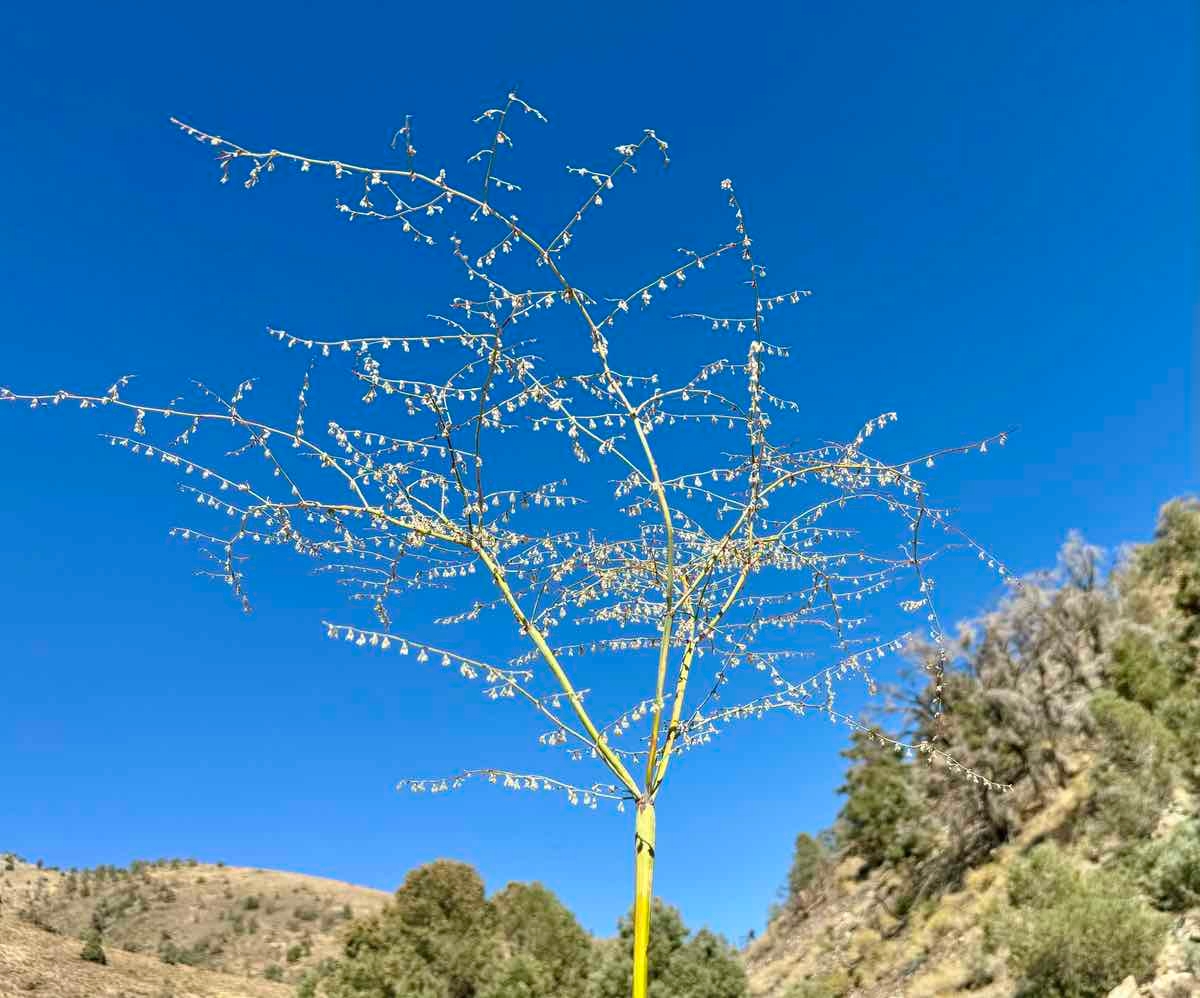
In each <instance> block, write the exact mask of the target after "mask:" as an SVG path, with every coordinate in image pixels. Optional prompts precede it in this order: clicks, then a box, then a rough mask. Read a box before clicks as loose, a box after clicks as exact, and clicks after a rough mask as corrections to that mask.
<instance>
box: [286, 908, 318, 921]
mask: <svg viewBox="0 0 1200 998" xmlns="http://www.w3.org/2000/svg"><path fill="white" fill-rule="evenodd" d="M292 914H293V915H295V916H296V917H297V918H298V919H300V921H302V922H315V921H316V920H317V919H318V918H320V917H321V913H320V912H319V911H317V909H316V908H313V907H310V906H307V905H300V906H299V907H298V908H296V910H295V911H293V912H292Z"/></svg>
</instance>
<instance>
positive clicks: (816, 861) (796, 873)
mask: <svg viewBox="0 0 1200 998" xmlns="http://www.w3.org/2000/svg"><path fill="white" fill-rule="evenodd" d="M826 857H827V853H826V849H825V847H824V846H823V845H822V844H821V842H820V841H819V840H817V839H815V838H813V837H812V836H811V835H809V834H808V833H806V832H801V833H800V834H799V835H797V836H796V846H795V849H794V850H793V853H792V867H791V869H790V870H788V885H787V890H788V900H789V901H795V900H796V899H797V898H799V897H800V895H801V894H803V893H804V892H805V891H806V890H808V889H809V888H810V887H811V886H812V885H813V883H814V882H815V881H816V879H817V874H819V873H820V872H821V867H822V866H823V865H824V863H825V860H826Z"/></svg>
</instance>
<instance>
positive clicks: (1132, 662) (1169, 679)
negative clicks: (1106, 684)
mask: <svg viewBox="0 0 1200 998" xmlns="http://www.w3.org/2000/svg"><path fill="white" fill-rule="evenodd" d="M1110 678H1111V681H1112V686H1113V688H1114V689H1115V690H1116V691H1117V692H1118V693H1120V694H1121V696H1123V697H1124V698H1125V699H1126V700H1132V701H1134V703H1140V704H1141V705H1142V706H1143V707H1145V708H1147V709H1148V710H1153V709H1154V708H1155V707H1157V706H1158V704H1160V703H1162V701H1163V700H1165V699H1166V698H1167V697H1168V696H1169V695H1170V693H1171V689H1172V687H1173V686H1174V676H1173V675H1172V674H1171V669H1170V668H1169V667H1168V666H1167V664H1166V662H1164V661H1163V656H1162V655H1161V654H1160V652H1159V649H1158V648H1157V647H1156V644H1155V641H1154V640H1153V639H1152V638H1151V637H1150V636H1149V635H1148V634H1145V633H1142V632H1134V631H1127V632H1126V633H1124V634H1122V635H1121V636H1120V637H1119V638H1117V640H1116V641H1115V642H1113V646H1112V665H1111V667H1110Z"/></svg>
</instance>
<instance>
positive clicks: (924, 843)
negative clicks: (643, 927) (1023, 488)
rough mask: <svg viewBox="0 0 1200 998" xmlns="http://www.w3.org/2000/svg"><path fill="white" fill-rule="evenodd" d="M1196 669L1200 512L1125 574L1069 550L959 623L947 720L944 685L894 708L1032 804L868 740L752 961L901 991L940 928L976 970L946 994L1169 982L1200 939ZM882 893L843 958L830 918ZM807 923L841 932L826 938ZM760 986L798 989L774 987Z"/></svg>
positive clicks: (807, 979) (809, 987)
mask: <svg viewBox="0 0 1200 998" xmlns="http://www.w3.org/2000/svg"><path fill="white" fill-rule="evenodd" d="M935 651H936V650H935V649H933V648H927V647H917V648H915V649H914V651H913V654H914V657H915V658H916V659H918V660H920V659H921V658H923V657H926V656H929V655H932V654H935ZM1198 662H1200V502H1197V501H1195V500H1177V501H1174V502H1172V503H1169V504H1168V505H1167V506H1166V507H1164V508H1163V510H1162V512H1161V514H1160V518H1159V523H1158V528H1157V530H1156V532H1155V535H1154V539H1153V541H1152V542H1151V543H1149V544H1146V545H1143V546H1140V547H1137V548H1134V549H1132V550H1130V551H1128V552H1125V553H1124V555H1123V556H1122V557H1121V558H1120V559H1119V561H1118V563H1117V564H1116V565H1115V567H1113V568H1112V570H1111V571H1106V566H1105V563H1104V558H1103V555H1102V553H1101V552H1100V551H1098V550H1097V549H1095V548H1093V547H1091V546H1089V545H1087V544H1085V543H1084V542H1083V541H1082V540H1081V539H1080V538H1078V537H1072V538H1070V539H1069V540H1068V542H1067V544H1066V545H1065V546H1064V548H1063V550H1062V552H1061V555H1060V558H1059V563H1058V567H1057V569H1056V571H1054V572H1053V573H1047V574H1045V575H1041V576H1037V577H1034V578H1031V579H1027V580H1025V581H1024V583H1023V585H1022V586H1021V587H1019V588H1017V589H1014V590H1013V591H1012V592H1011V594H1010V595H1009V596H1007V597H1006V598H1005V599H1004V600H1002V601H1001V603H1000V604H999V605H998V606H997V607H996V608H995V609H994V610H993V611H991V612H990V613H987V614H985V615H984V616H982V617H981V618H979V619H978V620H975V621H973V622H971V624H969V625H968V626H965V627H964V628H963V629H962V632H961V634H960V636H959V639H958V642H957V647H956V658H955V662H954V665H955V668H953V669H952V670H951V671H949V672H948V673H947V675H946V677H945V683H944V689H943V698H944V701H945V704H946V711H945V713H944V714H942V715H941V716H940V717H937V716H936V712H935V710H934V709H933V704H934V690H933V689H932V688H931V686H930V685H929V684H925V685H923V686H920V687H918V688H915V689H909V690H907V691H898V693H897V698H896V702H897V704H898V705H899V706H898V710H899V716H900V724H899V727H900V728H901V729H902V730H901V731H900V732H898V733H899V734H902V735H903V736H904V737H906V738H915V739H916V740H918V741H920V740H923V739H928V740H936V742H937V743H938V744H940V745H941V746H943V747H944V748H945V749H946V751H947V752H948V753H949V754H950V755H952V756H954V757H955V758H956V759H958V760H960V761H962V762H963V763H964V764H965V765H967V766H969V767H970V768H971V769H973V770H977V771H979V772H984V773H987V774H989V775H990V776H991V777H993V778H994V779H996V780H998V781H1001V782H1004V783H1011V784H1012V786H1013V789H1012V790H1011V791H1010V792H1008V793H1002V794H1001V793H996V792H993V791H990V790H988V789H987V788H985V787H983V786H982V785H980V784H978V783H976V782H974V781H973V780H971V779H964V778H962V777H961V775H959V774H956V773H954V772H951V771H948V770H947V769H945V768H941V767H936V766H929V765H925V764H922V763H920V762H917V761H913V760H910V759H906V758H904V757H902V756H900V755H897V753H896V752H895V751H894V750H893V746H892V744H891V743H888V742H886V741H885V740H884V739H882V738H874V737H872V735H871V734H864V733H862V732H856V733H855V734H854V736H853V739H852V744H851V746H850V748H849V749H848V750H847V751H846V753H845V755H846V756H847V758H848V759H849V760H850V766H849V770H848V773H847V776H846V780H845V783H844V785H843V787H842V792H843V793H844V794H845V795H846V800H845V803H844V806H843V808H842V811H841V814H840V817H839V819H838V821H837V822H836V824H835V827H834V828H833V829H832V830H831V832H830V834H829V836H828V838H830V839H831V840H832V841H833V847H832V848H828V849H820V848H817V847H816V845H815V840H812V839H809V838H808V837H806V836H802V837H801V839H800V840H798V842H797V850H796V859H795V863H794V865H793V868H792V870H791V872H790V874H789V877H788V884H787V889H786V892H787V900H786V903H785V904H784V905H782V906H780V907H779V908H778V909H777V913H776V916H775V918H774V922H773V925H772V929H771V931H770V932H769V933H768V936H769V937H772V938H769V940H768V941H767V942H766V943H765V944H764V943H760V944H759V946H758V947H757V954H755V953H752V954H751V960H752V963H753V962H754V961H755V960H756V959H757V960H758V962H759V966H760V968H761V967H763V966H765V965H766V964H770V963H771V962H772V961H774V962H775V963H776V964H778V965H779V967H781V968H782V967H783V966H784V965H785V964H786V963H787V959H786V953H787V951H788V948H789V947H794V946H803V945H812V944H813V943H816V944H817V952H819V953H820V954H821V956H822V959H823V960H824V963H823V966H822V968H821V971H820V973H806V974H804V975H803V978H802V979H800V980H790V981H788V982H787V985H788V986H789V987H791V989H792V990H791V991H790V992H789V994H790V995H793V996H794V998H801V996H810V998H812V996H818V995H825V996H833V995H842V994H845V995H850V994H860V993H861V994H873V993H876V992H875V991H873V990H872V988H874V987H875V986H876V985H877V984H879V991H878V993H880V994H882V993H890V992H886V991H885V988H886V987H888V986H891V987H894V986H895V984H896V982H897V981H898V980H904V979H906V978H907V979H910V980H911V979H913V975H914V974H917V972H918V971H919V969H920V968H921V967H922V966H923V965H925V964H928V963H930V962H931V961H933V960H934V958H935V956H937V957H938V958H939V959H941V960H942V962H943V963H947V961H948V960H949V955H948V954H947V953H945V952H940V953H936V952H935V950H937V946H938V943H937V942H930V943H929V944H928V945H926V944H924V943H922V944H921V945H920V946H918V947H917V948H918V952H916V953H915V954H914V955H912V957H911V959H910V960H909V961H908V963H907V964H904V965H901V966H898V967H893V968H891V969H890V970H889V969H887V968H884V967H882V966H881V964H882V962H886V961H887V960H889V959H895V958H896V954H897V953H898V952H900V951H901V950H902V949H903V946H902V944H901V942H900V941H901V940H902V939H903V938H904V937H905V934H906V933H907V934H908V935H909V936H910V937H912V939H914V940H915V939H916V938H917V937H918V936H919V935H920V933H919V932H918V923H920V925H921V926H924V925H925V924H927V923H937V924H938V925H939V926H940V928H941V931H942V933H943V935H944V936H948V935H950V934H951V933H949V932H948V931H947V930H948V929H951V928H952V929H953V933H954V934H955V935H956V936H957V937H958V938H960V939H961V940H965V941H966V943H965V945H966V946H967V947H968V948H971V949H973V953H972V954H968V955H965V956H964V955H963V954H958V965H959V967H960V969H961V971H962V972H961V974H960V975H959V979H958V980H957V981H956V982H955V983H954V986H949V985H948V984H947V983H946V982H945V981H943V982H942V983H941V984H940V985H938V987H939V988H940V989H941V990H940V991H937V992H933V991H931V992H930V993H949V992H953V991H957V990H964V991H965V990H968V989H979V988H981V987H987V986H992V987H995V988H998V989H999V990H994V991H993V992H992V993H994V994H1021V995H1025V996H1030V998H1034V996H1044V998H1089V996H1101V995H1107V994H1108V991H1109V990H1110V989H1112V988H1113V987H1115V986H1116V985H1117V984H1119V983H1120V982H1121V981H1122V980H1123V979H1124V978H1126V977H1127V976H1128V975H1133V976H1134V977H1135V978H1137V979H1138V980H1145V978H1146V977H1148V976H1151V975H1153V973H1154V972H1155V968H1156V965H1157V964H1156V961H1158V964H1161V962H1162V960H1161V951H1162V950H1163V948H1164V945H1166V944H1167V943H1168V942H1171V940H1173V939H1175V937H1176V936H1178V935H1179V933H1180V932H1182V933H1183V934H1184V935H1188V934H1193V935H1200V918H1198V917H1197V916H1198V914H1200V912H1198V907H1197V906H1198V904H1200V823H1198V822H1197V820H1196V813H1195V812H1196V808H1195V803H1194V802H1195V800H1196V794H1197V791H1198V790H1200V786H1198V784H1200V666H1198ZM880 733H881V734H883V732H880ZM1041 840H1046V841H1041ZM1001 857H1004V862H1003V863H1000V862H999V860H1000V858H1001ZM993 880H996V881H997V883H1004V882H1006V883H1007V888H1006V889H1005V890H999V891H998V892H991V893H988V897H989V898H990V900H989V902H988V904H987V905H986V906H985V907H979V906H977V907H976V908H970V907H969V904H968V902H967V901H966V900H962V901H960V902H958V903H960V904H961V905H962V906H963V908H962V912H960V914H959V915H958V916H955V917H956V918H957V921H956V922H954V924H953V925H951V916H950V915H948V914H946V912H944V911H941V910H940V908H942V907H946V905H944V904H943V902H944V901H946V899H948V898H950V897H951V896H953V897H956V898H960V899H961V898H965V897H968V896H970V895H975V896H976V897H977V898H981V897H983V896H984V894H985V893H987V890H986V888H987V886H988V884H990V883H991V882H992V881H993ZM964 888H965V890H964ZM868 890H869V893H870V894H871V897H872V899H873V902H875V903H876V907H877V908H879V909H880V910H879V911H876V912H875V913H874V914H872V915H871V919H872V927H870V928H868V927H867V926H866V925H865V924H860V925H858V926H857V927H856V930H855V931H857V933H858V935H857V938H858V939H859V940H860V942H863V945H861V946H845V945H835V944H834V943H833V942H832V940H833V939H835V938H836V937H837V933H836V931H834V930H833V929H830V928H829V923H828V916H829V914H830V912H832V911H833V910H839V911H843V912H845V911H847V910H849V907H848V906H849V905H851V904H852V903H855V902H853V901H852V899H854V898H862V897H865V896H866V894H865V893H864V892H867V891H868ZM856 892H857V893H856ZM866 907H869V906H864V907H863V908H860V909H859V910H860V911H862V910H866ZM968 909H969V910H970V914H969V917H968V915H967V914H965V912H967V911H968ZM1168 913H1169V914H1168ZM1171 916H1174V917H1175V920H1174V921H1172V917H1171ZM806 921H811V922H812V923H813V925H815V924H817V923H820V924H821V925H823V926H824V929H823V931H825V930H828V931H825V935H824V937H823V938H814V935H815V934H816V929H815V928H813V927H811V926H810V928H808V929H806V928H805V923H806ZM1172 927H1174V928H1172ZM985 929H986V932H985V931H984V930H985ZM1176 930H1178V931H1176ZM785 937H786V941H785ZM893 941H894V942H893ZM1176 941H1178V940H1176ZM1196 942H1200V939H1196V940H1191V939H1183V940H1182V943H1180V945H1179V946H1175V949H1178V950H1181V953H1182V955H1180V954H1179V953H1177V954H1176V955H1175V957H1173V959H1174V962H1175V964H1176V965H1178V966H1177V968H1176V971H1175V972H1176V974H1177V976H1178V978H1179V980H1178V981H1177V982H1176V983H1177V984H1178V986H1179V987H1180V988H1186V987H1194V988H1195V989H1196V990H1195V991H1180V992H1179V993H1181V994H1183V993H1197V992H1200V978H1198V977H1194V976H1192V975H1191V971H1192V970H1200V958H1197V956H1196V952H1195V950H1192V949H1189V947H1192V946H1194V944H1195V943H1196ZM914 945H915V944H914ZM1174 945H1175V944H1174V943H1173V942H1172V946H1174ZM944 948H945V947H943V949H944ZM781 975H782V970H781ZM1185 978H1186V979H1185ZM755 979H756V981H757V982H758V983H759V984H760V985H765V987H766V989H769V990H782V987H783V981H775V982H773V981H771V980H770V974H769V973H767V972H766V971H762V972H761V973H759V974H757V975H756V977H755ZM885 981H886V982H887V983H886V984H883V983H879V982H885ZM776 984H778V985H779V986H778V987H777V986H776ZM1172 986H1174V985H1172ZM905 993H908V992H905ZM1156 993H1157V992H1156ZM1164 993H1166V992H1164Z"/></svg>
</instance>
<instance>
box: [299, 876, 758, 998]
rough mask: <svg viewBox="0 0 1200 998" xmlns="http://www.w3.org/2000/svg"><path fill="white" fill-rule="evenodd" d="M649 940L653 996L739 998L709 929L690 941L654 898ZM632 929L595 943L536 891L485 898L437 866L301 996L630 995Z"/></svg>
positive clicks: (740, 977) (374, 919) (353, 934)
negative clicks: (652, 929) (651, 930)
mask: <svg viewBox="0 0 1200 998" xmlns="http://www.w3.org/2000/svg"><path fill="white" fill-rule="evenodd" d="M653 919H654V929H655V931H654V932H653V933H652V935H651V940H652V941H651V949H650V994H651V995H652V996H654V998H684V996H687V998H744V996H745V995H746V993H747V992H746V977H745V972H744V970H743V969H742V966H741V962H740V960H739V958H738V955H737V953H736V952H735V951H734V950H733V949H732V947H730V946H729V944H728V943H726V942H725V941H724V940H723V939H721V938H720V937H719V936H716V935H714V934H713V933H711V932H709V931H707V930H701V931H699V932H697V933H695V934H694V935H691V934H689V932H688V930H687V928H686V926H685V925H684V923H683V919H682V917H681V916H680V914H679V912H678V911H676V910H675V909H674V908H671V907H670V906H668V905H665V904H663V903H662V902H661V901H658V900H656V901H655V904H654V907H653ZM632 932H633V922H632V920H631V919H630V918H625V919H622V921H621V923H620V927H619V933H618V937H617V938H616V939H614V940H605V941H600V942H593V940H592V938H591V937H590V936H589V935H588V934H587V933H586V932H585V931H584V930H583V929H582V928H581V927H580V925H579V923H578V922H577V921H576V920H575V917H574V916H573V915H572V914H571V913H570V911H568V910H567V909H566V908H565V907H564V906H563V904H562V902H561V901H559V900H558V899H557V898H556V897H555V896H554V894H553V893H551V892H550V891H548V890H547V889H546V888H544V887H542V886H541V885H540V884H515V883H514V884H509V885H508V886H507V887H506V888H504V890H502V891H499V892H498V893H496V894H495V895H494V896H493V897H491V898H488V897H486V894H485V891H484V885H483V881H482V879H480V877H479V874H478V873H477V872H476V871H475V870H474V868H472V867H471V866H468V865H467V864H465V863H455V862H450V861H447V860H439V861H438V862H435V863H430V864H428V865H427V866H423V867H420V868H418V869H416V870H414V871H412V872H411V873H410V874H409V875H408V877H407V878H406V879H405V881H404V884H403V885H402V886H401V887H400V889H399V890H398V891H396V895H395V897H394V898H393V899H392V901H391V902H389V903H388V904H387V905H386V906H385V907H384V908H383V910H382V911H380V912H379V913H378V914H376V915H373V916H371V917H369V918H364V919H360V920H358V921H356V922H354V923H353V924H352V925H351V926H350V927H349V928H348V929H347V931H346V933H345V936H344V938H345V945H344V949H343V953H342V955H341V956H340V957H339V958H338V959H335V960H327V961H325V962H324V963H323V964H322V965H321V966H320V967H319V968H317V969H316V970H315V971H313V972H310V973H309V974H308V975H307V976H306V978H305V980H304V981H303V983H302V984H301V985H300V988H299V991H298V994H299V996H300V998H318V996H319V998H557V996H561V995H579V996H587V998H626V996H627V995H628V994H629V986H630V981H631V979H632V975H633V965H632V946H631V940H632Z"/></svg>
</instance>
